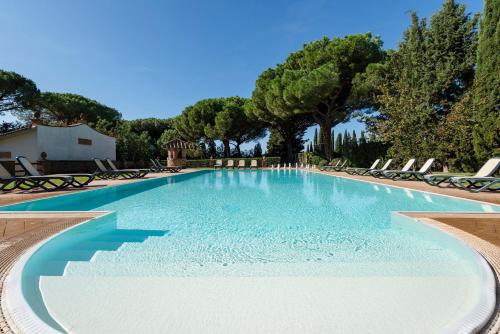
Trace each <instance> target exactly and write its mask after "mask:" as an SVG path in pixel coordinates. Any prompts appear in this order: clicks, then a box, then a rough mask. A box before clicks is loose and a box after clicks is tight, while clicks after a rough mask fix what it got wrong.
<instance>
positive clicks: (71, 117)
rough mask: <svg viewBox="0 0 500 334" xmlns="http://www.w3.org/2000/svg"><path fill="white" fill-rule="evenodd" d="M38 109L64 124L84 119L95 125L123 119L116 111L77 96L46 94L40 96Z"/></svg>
mask: <svg viewBox="0 0 500 334" xmlns="http://www.w3.org/2000/svg"><path fill="white" fill-rule="evenodd" d="M37 107H39V108H42V110H43V112H44V113H46V114H48V115H49V116H50V118H51V119H52V120H54V121H56V122H62V123H64V124H71V123H76V122H78V121H79V120H82V119H83V120H86V121H87V122H89V123H93V124H95V123H96V122H97V121H98V120H99V119H105V120H108V121H111V122H114V121H117V120H119V119H121V114H120V113H119V112H118V111H117V110H116V109H113V108H110V107H107V106H105V105H103V104H101V103H99V102H97V101H95V100H91V99H88V98H86V97H84V96H81V95H77V94H69V93H50V92H45V93H42V94H40V97H39V98H38V100H37Z"/></svg>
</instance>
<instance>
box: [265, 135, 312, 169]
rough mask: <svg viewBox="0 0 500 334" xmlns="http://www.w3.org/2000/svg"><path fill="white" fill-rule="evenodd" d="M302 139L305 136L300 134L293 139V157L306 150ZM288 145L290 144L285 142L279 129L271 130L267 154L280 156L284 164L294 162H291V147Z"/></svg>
mask: <svg viewBox="0 0 500 334" xmlns="http://www.w3.org/2000/svg"><path fill="white" fill-rule="evenodd" d="M302 138H303V135H302V134H300V133H299V134H296V135H295V137H293V138H292V142H291V152H292V156H295V155H296V154H298V153H299V152H301V151H302V150H303V149H304V140H303V139H302ZM288 145H289V143H288V142H287V141H285V139H284V138H283V135H282V134H281V132H280V131H278V130H277V129H273V128H271V131H270V134H269V140H268V142H267V153H266V154H267V155H269V156H279V157H281V159H282V161H283V162H290V161H292V160H289V152H290V147H289V146H288Z"/></svg>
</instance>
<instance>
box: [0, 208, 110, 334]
mask: <svg viewBox="0 0 500 334" xmlns="http://www.w3.org/2000/svg"><path fill="white" fill-rule="evenodd" d="M29 212H30V213H36V212H43V213H65V212H70V213H78V211H29ZM83 212H84V213H87V212H88V211H83ZM94 212H95V213H101V215H100V216H98V217H94V218H90V219H87V220H84V221H82V222H81V223H78V224H75V225H73V226H70V227H68V228H65V229H63V230H61V231H59V232H57V233H55V234H53V235H51V236H50V237H48V238H46V239H44V240H42V241H40V242H39V243H37V244H35V245H33V246H32V247H31V248H29V249H28V250H27V251H26V252H25V253H24V254H23V255H21V256H20V257H19V259H17V261H16V262H15V263H14V265H13V266H12V268H11V269H10V270H9V273H8V274H7V277H6V278H5V281H4V283H3V290H2V304H1V305H0V307H1V308H2V311H3V313H4V315H5V319H6V321H7V323H8V325H9V327H10V328H11V329H12V330H13V331H14V332H16V331H19V332H20V333H40V334H45V333H46V334H53V333H61V332H59V331H58V330H56V329H55V328H53V327H51V326H49V325H48V324H47V323H46V322H45V321H43V320H42V319H41V318H40V317H38V315H37V314H36V313H35V312H34V311H33V309H32V308H31V306H30V305H29V303H28V302H27V301H26V299H25V298H24V295H23V291H22V274H23V269H24V266H25V265H26V263H27V262H28V260H29V259H30V258H31V256H32V255H33V254H34V253H35V252H36V251H37V250H38V249H39V248H40V247H42V246H43V245H45V244H46V243H48V242H50V241H51V240H52V239H54V238H56V237H57V236H59V235H61V234H63V233H66V232H67V231H70V230H71V229H74V228H76V227H77V226H80V225H82V224H86V223H88V222H90V221H92V220H94V219H97V218H101V217H104V216H106V215H108V214H111V213H113V212H112V211H94ZM16 213H18V214H19V213H22V212H19V211H17V212H16ZM54 321H56V322H57V320H56V319H54ZM60 326H61V325H60ZM61 327H63V326H61ZM63 328H64V327H63Z"/></svg>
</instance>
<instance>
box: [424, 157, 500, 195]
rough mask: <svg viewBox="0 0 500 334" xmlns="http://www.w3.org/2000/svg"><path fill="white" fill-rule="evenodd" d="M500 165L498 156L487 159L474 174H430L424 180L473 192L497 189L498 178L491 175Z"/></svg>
mask: <svg viewBox="0 0 500 334" xmlns="http://www.w3.org/2000/svg"><path fill="white" fill-rule="evenodd" d="M499 167H500V157H495V158H491V159H489V160H488V161H487V162H486V163H485V164H484V165H483V166H482V167H481V168H480V169H479V170H478V172H477V173H476V175H474V176H456V175H449V174H431V175H425V176H424V181H425V182H426V183H428V184H430V185H433V186H438V187H440V186H441V184H446V186H448V187H449V186H452V187H459V188H463V189H466V190H470V191H473V192H480V191H485V190H490V191H498V190H499V188H500V187H498V186H496V187H494V186H495V185H498V184H499V183H500V181H499V180H500V178H497V177H493V176H492V175H494V174H495V172H496V171H497V170H498V168H499Z"/></svg>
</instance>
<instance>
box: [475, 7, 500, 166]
mask: <svg viewBox="0 0 500 334" xmlns="http://www.w3.org/2000/svg"><path fill="white" fill-rule="evenodd" d="M499 22H500V1H498V0H486V1H485V5H484V13H483V19H482V21H481V31H480V35H479V46H478V52H477V72H476V77H475V82H474V88H473V99H472V109H473V110H474V115H473V117H472V120H473V122H474V128H473V144H474V152H475V154H476V157H477V159H478V160H479V162H480V163H483V162H484V161H486V160H487V159H488V158H490V157H493V156H500V74H499V73H500V57H499V52H500V24H499Z"/></svg>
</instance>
